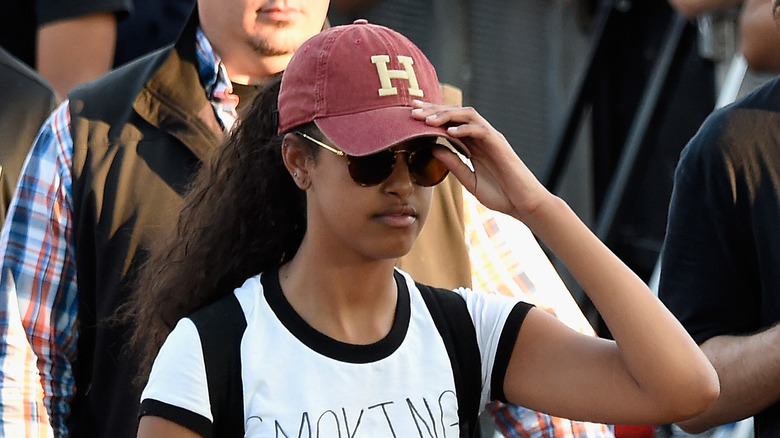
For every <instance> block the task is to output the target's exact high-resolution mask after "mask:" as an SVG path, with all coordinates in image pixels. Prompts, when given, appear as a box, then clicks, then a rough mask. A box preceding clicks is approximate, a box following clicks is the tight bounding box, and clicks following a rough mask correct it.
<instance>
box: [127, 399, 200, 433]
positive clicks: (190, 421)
mask: <svg viewBox="0 0 780 438" xmlns="http://www.w3.org/2000/svg"><path fill="white" fill-rule="evenodd" d="M144 415H153V416H155V417H160V418H164V419H166V420H168V421H172V422H174V423H176V424H178V425H180V426H184V427H186V428H187V429H190V430H191V431H193V432H195V433H197V434H199V435H201V436H203V437H204V438H211V421H210V420H209V419H208V418H206V417H204V416H202V415H199V414H196V413H194V412H192V411H188V410H186V409H184V408H180V407H179V406H174V405H170V404H168V403H163V402H161V401H159V400H154V399H150V398H147V399H145V400H144V401H142V402H141V411H140V412H139V414H138V418H140V417H143V416H144Z"/></svg>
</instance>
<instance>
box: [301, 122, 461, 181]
mask: <svg viewBox="0 0 780 438" xmlns="http://www.w3.org/2000/svg"><path fill="white" fill-rule="evenodd" d="M295 134H296V135H299V136H301V137H303V138H305V139H306V140H309V141H310V142H312V143H314V144H316V145H318V146H321V147H323V148H324V149H327V150H329V151H331V152H333V153H334V154H336V155H338V156H340V157H344V158H346V160H347V168H348V169H349V176H351V177H352V180H354V181H355V182H356V183H358V184H359V185H361V186H363V187H370V186H375V185H377V184H379V183H381V182H382V181H384V180H386V179H387V178H388V177H389V176H390V175H391V174H392V173H393V169H394V168H395V163H396V156H397V155H398V154H401V153H403V154H406V165H407V166H408V168H409V175H410V176H411V178H412V182H414V183H415V184H417V185H420V186H423V187H431V186H435V185H436V184H438V183H440V182H442V180H444V178H445V177H446V176H447V173H449V169H447V166H445V165H444V163H442V162H441V161H439V159H437V158H436V157H434V156H433V146H434V145H433V144H430V143H428V144H426V145H425V146H422V147H420V148H419V149H415V150H412V151H409V150H404V149H385V150H382V151H379V152H377V153H374V154H371V155H365V156H362V157H357V156H354V155H349V154H347V153H346V152H344V151H341V150H338V149H336V148H335V147H333V146H329V145H327V144H325V143H323V142H321V141H319V140H317V139H316V138H314V137H312V136H310V135H307V134H305V133H303V132H301V131H295Z"/></svg>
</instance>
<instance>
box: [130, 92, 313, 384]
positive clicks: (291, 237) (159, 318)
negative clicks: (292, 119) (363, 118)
mask: <svg viewBox="0 0 780 438" xmlns="http://www.w3.org/2000/svg"><path fill="white" fill-rule="evenodd" d="M280 82H281V78H280V77H277V78H275V79H273V80H272V81H271V82H269V83H268V84H266V86H265V87H264V89H263V90H261V92H260V93H259V94H258V96H257V97H256V98H255V100H254V102H253V103H252V105H251V106H250V107H249V108H247V111H246V112H245V113H243V114H242V116H241V117H240V121H239V122H238V124H237V125H236V126H235V127H234V129H233V131H232V132H231V134H230V135H229V136H228V138H227V139H226V141H225V142H224V143H223V144H222V145H221V146H220V147H219V148H218V149H217V150H216V151H215V153H214V155H213V156H212V159H211V160H210V161H209V162H207V163H205V164H204V165H203V167H202V168H201V169H200V170H199V171H198V172H197V174H196V176H195V177H194V180H193V182H192V184H191V187H190V189H189V190H188V192H187V194H186V195H185V197H184V202H183V208H182V210H181V212H180V214H179V217H178V221H177V223H176V224H172V225H173V226H174V227H175V229H173V230H171V232H169V233H166V234H167V237H166V238H164V239H163V240H161V241H159V242H158V243H156V244H155V245H154V246H152V247H151V248H150V249H149V250H150V255H149V258H148V260H147V262H146V263H145V264H144V266H143V267H142V268H141V270H140V272H139V275H138V280H137V283H136V290H135V295H134V296H133V298H132V299H131V301H130V302H128V304H127V305H126V306H124V308H123V309H121V311H120V314H119V315H120V319H121V320H123V321H130V322H132V323H133V324H134V325H135V329H134V331H133V335H132V338H131V340H130V348H131V349H132V351H133V352H134V353H135V354H139V355H140V360H141V363H140V370H139V376H138V383H139V384H143V383H144V382H145V381H146V379H148V374H149V371H150V369H151V364H152V363H153V362H154V358H155V357H156V355H157V353H158V351H159V349H160V347H161V346H162V344H163V342H164V341H165V339H166V337H167V336H168V334H169V333H170V332H171V330H172V329H173V327H174V326H175V324H176V323H177V321H178V320H179V319H181V318H182V317H185V316H187V315H189V314H191V313H192V312H193V311H195V310H197V309H199V308H201V307H203V306H206V305H208V304H209V303H212V302H214V301H216V300H218V299H219V298H221V297H223V296H225V295H227V294H230V293H232V292H233V290H234V289H235V288H236V287H238V286H240V285H241V284H242V283H243V282H244V281H245V280H246V279H248V278H250V277H252V276H253V275H256V274H258V273H260V272H263V271H266V270H270V269H276V268H278V267H279V266H280V265H281V264H283V263H285V262H286V261H288V260H289V259H290V258H292V256H293V255H295V252H296V251H297V250H298V247H299V246H300V243H301V240H302V239H303V235H304V232H305V229H306V198H305V193H304V192H303V191H301V190H300V189H299V188H298V187H297V186H296V185H295V183H294V181H293V179H292V177H291V176H290V174H289V172H288V171H287V169H286V168H285V166H284V164H283V161H282V154H281V149H282V142H283V136H282V135H278V134H277V132H276V131H277V120H276V115H277V109H276V100H277V97H278V94H279V85H280Z"/></svg>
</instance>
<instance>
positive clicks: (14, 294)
mask: <svg viewBox="0 0 780 438" xmlns="http://www.w3.org/2000/svg"><path fill="white" fill-rule="evenodd" d="M197 54H198V67H199V74H200V79H201V84H203V87H204V90H205V92H206V95H207V96H208V97H209V99H210V100H211V102H212V106H213V107H214V111H215V114H216V115H217V118H218V120H219V121H220V123H222V126H223V128H230V127H231V126H232V125H233V122H234V121H235V118H236V110H235V108H236V104H237V103H238V101H237V98H235V97H234V96H233V95H232V94H231V92H232V87H231V85H230V81H229V79H228V77H227V73H226V71H225V69H224V66H223V65H222V63H221V62H220V60H219V58H218V57H217V56H216V54H215V53H214V52H213V50H212V48H211V45H210V44H209V43H208V41H207V40H206V38H205V37H204V35H203V33H202V32H201V31H200V30H199V31H198V48H197ZM72 157H73V140H72V138H71V137H70V113H69V108H68V101H65V102H63V103H62V104H61V105H60V107H59V108H58V109H57V110H55V112H54V113H53V114H52V115H51V116H50V118H49V119H48V120H47V121H46V123H45V124H44V125H43V127H42V128H41V131H40V133H39V136H38V138H37V139H36V141H35V143H34V145H33V148H32V149H31V151H30V155H29V156H28V159H27V162H26V163H25V165H24V167H23V171H22V175H21V177H20V182H19V186H18V188H17V191H16V193H15V194H14V198H13V200H12V202H11V206H10V208H9V215H8V218H7V220H6V222H5V225H4V227H3V230H2V234H1V235H0V253H2V254H3V260H2V271H1V272H0V284H2V290H0V316H1V317H2V318H0V334H2V335H3V337H4V342H3V343H0V437H20V436H25V437H49V436H52V435H55V436H66V435H67V425H66V419H67V417H68V413H69V402H70V400H71V398H72V397H73V394H74V392H75V389H76V388H75V384H74V376H73V370H72V363H73V362H74V361H75V359H76V356H77V351H76V344H77V340H78V328H77V327H78V326H77V324H76V318H77V308H78V293H77V287H76V266H75V258H74V257H75V256H74V254H75V248H74V243H73V236H72V224H71V218H72V216H71V215H72V211H73V210H72V208H73V206H72V177H71V160H72ZM467 205H472V206H476V207H475V208H479V204H478V202H476V201H475V200H474V201H473V202H468V203H467ZM469 210H470V211H469V212H467V214H471V215H472V216H471V217H470V219H467V221H466V222H467V228H468V230H469V246H470V248H471V254H470V257H471V258H472V262H473V263H474V268H473V272H479V273H480V275H477V276H476V277H475V280H476V281H475V282H474V285H475V286H478V287H477V288H478V289H482V290H499V291H500V292H501V293H505V294H509V295H518V296H522V295H525V296H527V297H528V301H530V302H534V303H536V304H537V305H539V306H540V307H542V308H545V309H554V313H555V314H556V315H558V316H559V317H561V319H563V320H564V322H567V321H568V322H567V323H570V325H572V326H573V327H575V328H576V329H578V330H580V331H582V332H588V331H590V332H592V330H591V329H590V326H588V325H587V321H586V320H585V319H584V317H582V314H581V313H579V309H578V308H576V304H575V303H574V302H573V300H571V296H570V295H569V294H568V291H566V290H565V287H563V285H562V283H561V284H559V285H555V287H548V286H547V285H544V287H539V289H540V290H544V291H545V293H544V295H543V296H542V295H539V294H536V293H535V292H536V291H537V283H536V282H543V281H547V280H549V279H550V278H553V279H557V281H560V279H559V278H558V277H557V275H554V276H552V277H551V276H549V275H547V273H544V274H541V272H540V271H536V269H537V268H541V269H547V267H545V265H543V264H540V263H539V260H547V259H546V257H545V258H544V259H540V258H539V257H537V256H536V255H535V256H534V257H533V259H535V260H536V262H535V265H536V266H535V267H534V269H528V268H526V269H525V270H523V269H520V268H522V267H523V265H522V263H519V262H518V263H512V264H511V265H510V266H509V268H508V269H507V270H504V269H498V267H499V266H501V265H499V264H496V263H495V261H496V260H499V259H500V260H506V259H508V257H507V256H508V255H510V254H513V253H517V252H516V251H515V252H512V251H510V250H507V249H506V248H505V247H504V249H501V250H500V251H501V252H505V253H504V254H500V253H499V254H497V253H492V254H491V251H490V248H492V245H493V244H492V243H491V241H493V240H495V239H496V238H497V237H498V235H497V234H496V233H495V231H497V230H498V228H497V226H496V222H495V216H493V215H490V214H488V213H486V211H487V210H486V209H483V210H482V211H480V210H475V211H471V209H469ZM479 215H482V216H484V217H480V216H479ZM468 224H474V226H471V227H469V225H468ZM521 226H522V224H521ZM511 235H512V233H507V234H506V235H505V236H504V237H508V236H511ZM534 245H535V248H536V249H539V248H538V245H536V244H535V242H534ZM529 247H530V246H529ZM530 249H533V247H531V248H530ZM539 252H541V250H540V249H539ZM522 253H523V254H525V251H523V252H522ZM541 254H542V255H544V254H543V253H541ZM486 267H489V269H488V268H486ZM549 269H552V267H551V266H549ZM488 272H490V274H491V275H492V276H488V275H487V273H488ZM507 272H516V274H509V277H508V278H507V277H506V275H507V274H506V273H507ZM534 272H535V274H534V275H531V274H533V273H534ZM552 272H553V273H554V271H552ZM548 277H549V278H548ZM545 279H547V280H545ZM499 280H501V281H499ZM506 280H511V281H508V282H504V281H506ZM499 283H501V284H509V285H510V286H507V287H502V288H498V289H496V288H495V287H493V286H491V284H492V285H496V284H499ZM561 287H562V288H561ZM556 291H557V292H556ZM17 300H18V302H17ZM572 306H574V307H572ZM577 315H579V316H577ZM19 321H21V323H20V322H19ZM25 331H26V333H25ZM25 335H26V336H25ZM36 361H37V366H36ZM489 410H490V412H491V414H492V415H493V416H494V418H495V419H496V420H497V424H498V427H499V429H500V430H502V431H503V433H505V434H506V436H518V437H528V436H534V437H556V438H562V437H583V436H588V437H593V438H595V437H602V436H611V434H607V433H606V432H608V430H607V431H606V432H604V433H601V432H602V430H601V429H603V426H601V425H595V426H596V427H595V429H596V432H597V433H593V434H591V433H588V434H586V433H584V432H585V431H589V429H588V427H590V426H588V425H587V424H584V423H577V422H569V421H568V420H561V419H557V418H552V417H549V416H546V415H543V414H538V413H536V412H533V411H529V410H527V409H523V408H519V407H516V406H503V405H500V404H491V405H490V406H489ZM600 428H601V429H600ZM536 430H539V431H541V433H543V434H539V433H537V432H535V431H536Z"/></svg>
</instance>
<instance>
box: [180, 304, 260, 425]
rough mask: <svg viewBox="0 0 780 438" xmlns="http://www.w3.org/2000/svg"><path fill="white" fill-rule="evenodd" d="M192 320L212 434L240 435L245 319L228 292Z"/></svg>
mask: <svg viewBox="0 0 780 438" xmlns="http://www.w3.org/2000/svg"><path fill="white" fill-rule="evenodd" d="M190 319H191V320H192V321H193V322H194V323H195V326H196V327H197V328H198V334H199V335H200V343H201V345H202V348H203V362H204V364H205V367H206V378H207V380H208V387H209V401H210V403H211V415H212V416H213V417H214V423H213V424H212V429H211V430H212V435H211V436H212V437H243V436H244V393H243V383H242V380H241V339H242V338H243V335H244V331H245V330H246V318H245V317H244V311H243V309H242V308H241V304H240V303H239V302H238V299H237V298H236V296H235V295H233V294H232V293H231V294H230V295H228V296H226V297H224V298H222V299H220V300H219V301H217V302H215V303H214V304H211V305H209V306H206V307H204V308H203V309H200V310H198V311H197V312H195V313H194V314H192V316H190ZM206 438H209V437H206Z"/></svg>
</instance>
